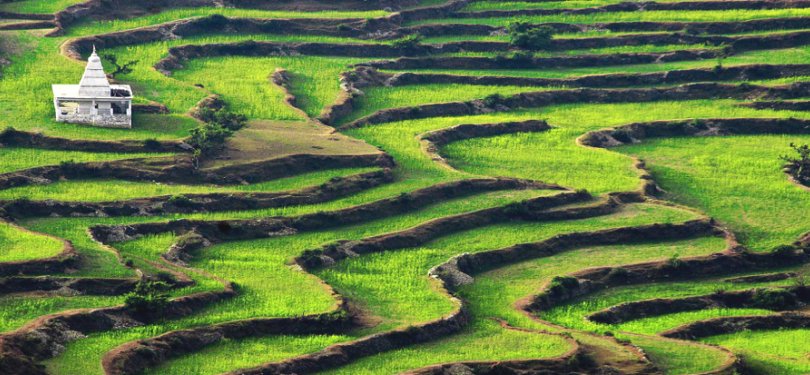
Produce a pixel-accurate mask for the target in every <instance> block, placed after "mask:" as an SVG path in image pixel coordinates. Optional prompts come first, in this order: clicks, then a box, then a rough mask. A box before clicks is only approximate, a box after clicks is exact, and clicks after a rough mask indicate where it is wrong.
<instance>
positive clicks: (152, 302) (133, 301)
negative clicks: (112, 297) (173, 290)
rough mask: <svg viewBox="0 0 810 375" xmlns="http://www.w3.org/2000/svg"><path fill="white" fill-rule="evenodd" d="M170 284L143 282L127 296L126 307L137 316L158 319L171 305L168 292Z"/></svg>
mask: <svg viewBox="0 0 810 375" xmlns="http://www.w3.org/2000/svg"><path fill="white" fill-rule="evenodd" d="M168 289H169V284H166V283H165V282H163V281H149V280H141V281H140V282H138V284H136V285H135V289H134V290H133V291H132V292H130V293H129V294H127V295H126V298H125V299H124V306H126V308H127V309H130V310H132V311H134V312H135V313H136V314H139V315H143V316H149V317H157V316H160V315H162V314H163V313H164V312H165V310H166V307H167V306H168V305H169V295H168V294H167V293H166V290H168Z"/></svg>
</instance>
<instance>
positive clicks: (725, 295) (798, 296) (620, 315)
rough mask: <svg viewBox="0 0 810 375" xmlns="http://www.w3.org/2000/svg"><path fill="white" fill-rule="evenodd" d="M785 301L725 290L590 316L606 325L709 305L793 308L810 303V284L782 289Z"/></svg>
mask: <svg viewBox="0 0 810 375" xmlns="http://www.w3.org/2000/svg"><path fill="white" fill-rule="evenodd" d="M776 291H778V292H780V296H782V297H785V298H784V300H783V302H784V303H783V304H778V305H768V304H765V303H766V302H767V301H762V300H760V299H758V298H757V296H758V295H760V294H761V293H765V292H763V289H749V290H739V291H723V292H718V293H714V294H709V295H702V296H691V297H684V298H656V299H650V300H644V301H635V302H627V303H622V304H619V305H615V306H611V307H609V308H607V309H604V310H600V311H597V312H595V313H593V314H590V315H588V320H591V321H594V322H598V323H604V324H621V323H624V322H627V321H631V320H634V319H639V318H642V317H643V318H647V317H653V316H660V315H665V314H673V313H676V312H683V311H696V310H704V309H709V308H762V309H768V310H792V309H795V308H797V307H799V304H804V303H808V302H810V287H787V288H779V289H776ZM788 296H790V297H788Z"/></svg>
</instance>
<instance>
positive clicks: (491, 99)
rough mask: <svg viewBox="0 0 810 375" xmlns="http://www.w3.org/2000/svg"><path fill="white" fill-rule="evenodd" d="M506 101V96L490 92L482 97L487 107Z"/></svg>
mask: <svg viewBox="0 0 810 375" xmlns="http://www.w3.org/2000/svg"><path fill="white" fill-rule="evenodd" d="M505 101H506V98H504V97H503V95H501V94H492V95H487V96H486V97H485V98H484V105H486V106H487V107H494V106H496V105H500V104H503V103H504V102H505Z"/></svg>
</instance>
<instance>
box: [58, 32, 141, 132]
mask: <svg viewBox="0 0 810 375" xmlns="http://www.w3.org/2000/svg"><path fill="white" fill-rule="evenodd" d="M52 87H53V105H54V108H55V109H56V121H59V122H70V123H79V124H90V125H96V126H103V127H110V128H131V127H132V89H130V87H129V85H111V84H110V82H109V81H108V80H107V75H106V74H104V68H103V67H102V66H101V58H99V57H98V55H97V54H96V47H95V46H93V53H92V54H91V55H90V58H89V59H88V60H87V67H86V68H85V69H84V75H83V76H82V80H81V82H79V84H78V85H52Z"/></svg>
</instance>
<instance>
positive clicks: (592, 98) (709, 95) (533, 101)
mask: <svg viewBox="0 0 810 375" xmlns="http://www.w3.org/2000/svg"><path fill="white" fill-rule="evenodd" d="M808 87H810V84H808V83H804V82H801V83H796V84H792V85H788V86H776V87H768V86H753V85H749V84H741V85H725V84H718V83H694V84H686V85H680V86H676V87H662V88H641V89H587V88H585V89H571V90H550V91H537V92H526V93H520V94H516V95H512V96H509V97H504V98H499V99H498V100H497V101H495V102H492V103H488V102H486V101H485V100H480V99H479V100H472V101H467V102H451V103H439V104H425V105H421V106H414V107H403V108H390V109H383V110H380V111H377V112H375V113H373V114H371V115H368V116H365V117H362V118H360V119H358V120H355V121H352V122H349V123H347V124H345V125H343V126H341V128H354V127H361V126H367V125H372V124H381V123H387V122H394V121H404V120H414V119H423V118H430V117H443V116H465V115H476V114H484V113H492V112H496V111H508V110H511V109H514V108H538V107H545V106H550V105H557V104H568V103H627V102H651V101H669V100H696V99H713V98H724V99H728V98H733V99H750V98H782V99H787V98H797V97H803V96H806V92H807V91H806V90H807V89H808Z"/></svg>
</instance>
